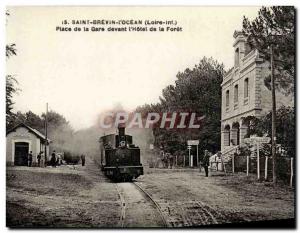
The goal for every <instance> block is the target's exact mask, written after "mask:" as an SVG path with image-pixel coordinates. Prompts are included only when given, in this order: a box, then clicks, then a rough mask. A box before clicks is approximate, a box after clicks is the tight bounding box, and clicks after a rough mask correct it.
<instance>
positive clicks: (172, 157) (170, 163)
mask: <svg viewBox="0 0 300 233" xmlns="http://www.w3.org/2000/svg"><path fill="white" fill-rule="evenodd" d="M173 164H174V156H173V155H172V154H171V153H169V166H170V169H172V167H173Z"/></svg>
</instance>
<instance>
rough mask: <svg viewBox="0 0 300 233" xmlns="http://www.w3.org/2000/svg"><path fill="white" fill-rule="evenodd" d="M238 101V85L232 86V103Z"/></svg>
mask: <svg viewBox="0 0 300 233" xmlns="http://www.w3.org/2000/svg"><path fill="white" fill-rule="evenodd" d="M238 100H239V87H238V85H235V86H234V102H235V103H236V102H238Z"/></svg>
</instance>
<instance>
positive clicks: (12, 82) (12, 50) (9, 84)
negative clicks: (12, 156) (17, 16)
mask: <svg viewBox="0 0 300 233" xmlns="http://www.w3.org/2000/svg"><path fill="white" fill-rule="evenodd" d="M6 16H9V12H8V11H6ZM5 54H6V58H7V59H8V58H10V57H11V56H15V55H17V49H16V45H15V44H7V45H6V53H5ZM17 84H18V81H17V80H16V79H15V77H13V76H12V75H6V96H5V97H6V128H9V127H10V126H12V124H13V121H14V117H15V116H14V113H13V112H12V109H13V105H14V102H13V100H12V99H13V96H14V94H16V93H17V92H18V91H19V90H20V89H18V88H17V87H16V85H17Z"/></svg>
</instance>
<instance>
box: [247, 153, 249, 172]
mask: <svg viewBox="0 0 300 233" xmlns="http://www.w3.org/2000/svg"><path fill="white" fill-rule="evenodd" d="M247 176H249V155H247Z"/></svg>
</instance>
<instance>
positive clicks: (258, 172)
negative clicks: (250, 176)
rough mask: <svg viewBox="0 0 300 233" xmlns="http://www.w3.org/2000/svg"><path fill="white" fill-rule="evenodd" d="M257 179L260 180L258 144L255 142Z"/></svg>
mask: <svg viewBox="0 0 300 233" xmlns="http://www.w3.org/2000/svg"><path fill="white" fill-rule="evenodd" d="M256 146H257V179H258V180H259V179H260V161H259V143H258V142H257V144H256Z"/></svg>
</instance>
